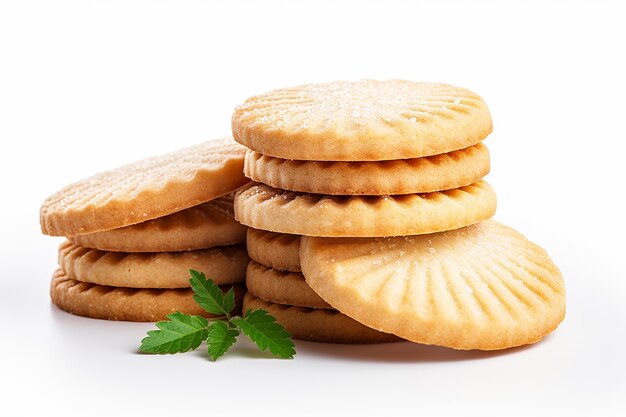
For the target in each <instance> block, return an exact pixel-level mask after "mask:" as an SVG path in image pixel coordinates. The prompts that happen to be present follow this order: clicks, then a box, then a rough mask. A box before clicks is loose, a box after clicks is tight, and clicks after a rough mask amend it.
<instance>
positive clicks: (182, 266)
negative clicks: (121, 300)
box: [59, 241, 248, 288]
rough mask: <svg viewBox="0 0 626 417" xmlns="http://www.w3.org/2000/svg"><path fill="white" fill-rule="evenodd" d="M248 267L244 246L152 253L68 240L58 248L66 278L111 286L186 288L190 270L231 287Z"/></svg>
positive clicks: (241, 277)
mask: <svg viewBox="0 0 626 417" xmlns="http://www.w3.org/2000/svg"><path fill="white" fill-rule="evenodd" d="M247 264H248V255H247V253H246V248H245V246H244V245H234V246H224V247H217V248H211V249H203V250H195V251H187V252H154V253H125V252H106V251H99V250H97V249H89V248H83V247H81V246H76V245H74V244H73V243H71V242H69V241H65V242H63V243H62V244H61V246H60V247H59V265H61V269H62V270H63V271H64V272H65V273H66V274H67V276H68V278H70V279H75V280H78V281H81V282H91V283H94V284H100V285H109V286H114V287H129V288H186V287H189V269H195V270H197V271H200V272H204V273H205V274H206V276H207V278H210V279H212V280H213V281H214V282H215V283H216V284H218V285H224V284H234V283H237V282H242V281H244V279H245V276H246V275H245V274H246V265H247Z"/></svg>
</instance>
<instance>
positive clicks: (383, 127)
mask: <svg viewBox="0 0 626 417" xmlns="http://www.w3.org/2000/svg"><path fill="white" fill-rule="evenodd" d="M491 130H492V123H491V116H490V114H489V109H488V108H487V105H486V104H485V102H484V101H483V100H482V99H481V98H480V97H479V96H478V95H476V94H475V93H473V92H471V91H469V90H466V89H464V88H459V87H453V86H450V85H447V84H438V83H423V82H411V81H404V80H388V81H376V80H361V81H357V82H345V81H337V82H331V83H326V84H307V85H301V86H297V87H292V88H284V89H279V90H273V91H270V92H268V93H265V94H261V95H258V96H255V97H251V98H249V99H248V100H246V101H245V102H244V103H243V104H242V105H241V106H239V107H237V108H236V109H235V112H234V114H233V117H232V131H233V137H234V138H235V140H236V141H237V142H239V143H241V144H243V145H245V146H247V147H248V148H250V149H252V150H253V151H256V152H259V153H262V154H264V155H269V156H273V157H277V158H282V159H296V160H315V161H383V160H391V159H406V158H419V157H422V156H429V155H436V154H441V153H446V152H450V151H454V150H457V149H462V148H467V147H468V146H472V145H475V144H476V143H478V142H480V141H482V140H483V139H484V138H485V137H487V135H488V134H489V133H491Z"/></svg>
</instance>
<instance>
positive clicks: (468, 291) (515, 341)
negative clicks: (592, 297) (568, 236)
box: [300, 220, 565, 350]
mask: <svg viewBox="0 0 626 417" xmlns="http://www.w3.org/2000/svg"><path fill="white" fill-rule="evenodd" d="M300 258H301V261H302V270H303V272H304V275H305V277H306V281H307V283H308V284H309V285H310V286H311V287H312V288H313V289H314V290H315V292H316V293H318V294H319V295H320V297H322V298H323V299H324V300H326V301H327V302H328V303H329V304H330V305H332V306H333V307H335V308H336V309H337V310H339V311H341V312H342V313H344V314H346V315H348V316H350V317H352V318H353V319H355V320H357V321H359V322H360V323H363V324H365V325H367V326H370V327H372V328H374V329H378V330H380V331H383V332H388V333H393V334H396V335H397V336H400V337H402V338H404V339H407V340H411V341H413V342H417V343H423V344H430V345H440V346H447V347H451V348H454V349H481V350H495V349H505V348H510V347H514V346H520V345H525V344H529V343H534V342H537V341H538V340H540V339H541V338H542V337H543V336H545V335H546V334H548V333H550V332H551V331H552V330H554V329H555V328H556V327H557V326H558V325H559V323H560V322H561V321H562V320H563V317H564V314H565V287H564V283H563V278H562V277H561V273H560V272H559V270H558V268H557V267H556V266H555V265H554V264H553V263H552V261H551V260H550V258H549V257H548V255H547V254H546V252H545V251H544V250H543V249H542V248H540V247H539V246H537V245H536V244H534V243H532V242H530V241H528V240H527V239H526V238H525V237H524V236H522V235H521V234H520V233H518V232H516V231H515V230H513V229H511V228H508V227H506V226H503V225H501V224H499V223H497V222H495V221H493V220H490V221H485V222H482V223H479V224H476V225H473V226H469V227H466V228H463V229H459V230H453V231H448V232H443V233H437V234H432V235H424V236H407V237H396V238H378V239H328V238H310V237H303V238H302V241H301V245H300Z"/></svg>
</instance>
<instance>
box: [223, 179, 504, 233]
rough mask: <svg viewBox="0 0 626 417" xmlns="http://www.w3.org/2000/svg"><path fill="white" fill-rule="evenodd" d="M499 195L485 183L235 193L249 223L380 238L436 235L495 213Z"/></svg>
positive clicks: (262, 188) (253, 188)
mask: <svg viewBox="0 0 626 417" xmlns="http://www.w3.org/2000/svg"><path fill="white" fill-rule="evenodd" d="M495 210H496V195H495V193H494V191H493V189H492V188H491V187H490V186H489V185H488V184H487V183H486V182H485V181H482V180H481V181H479V182H476V183H474V184H471V185H468V186H467V187H461V188H457V189H454V190H448V191H439V192H434V193H427V194H406V195H400V196H380V197H371V196H367V197H366V196H326V195H320V194H305V193H296V192H292V191H284V190H280V189H277V188H272V187H270V186H268V185H264V184H258V183H256V184H254V183H253V184H249V185H248V186H246V187H244V188H242V189H241V190H240V191H239V192H238V193H237V196H236V197H235V218H236V219H237V220H238V221H240V222H241V223H243V224H245V225H246V226H250V227H254V228H255V229H263V230H270V231H273V232H279V233H290V234H296V235H306V236H328V237H349V236H352V237H378V236H405V235H417V234H425V233H434V232H439V231H444V230H452V229H458V228H459V227H463V226H467V225H470V224H474V223H477V222H479V221H481V220H486V219H488V218H490V217H491V216H493V214H494V213H495Z"/></svg>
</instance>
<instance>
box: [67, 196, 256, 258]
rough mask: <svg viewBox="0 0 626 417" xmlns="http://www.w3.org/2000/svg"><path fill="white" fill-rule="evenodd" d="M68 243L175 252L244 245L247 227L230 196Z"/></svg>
mask: <svg viewBox="0 0 626 417" xmlns="http://www.w3.org/2000/svg"><path fill="white" fill-rule="evenodd" d="M69 240H71V241H72V242H73V243H74V244H76V245H79V246H83V247H87V248H94V249H99V250H104V251H113V252H175V251H188V250H196V249H207V248H212V247H215V246H228V245H234V244H236V243H242V242H245V240H246V227H245V226H242V225H241V223H239V222H238V221H236V220H235V218H234V213H233V196H232V195H229V196H224V197H220V198H217V199H215V200H212V201H209V202H207V203H203V204H200V205H198V206H195V207H191V208H188V209H185V210H182V211H179V212H177V213H173V214H170V215H168V216H165V217H159V218H158V219H153V220H148V221H147V222H143V223H138V224H134V225H131V226H126V227H122V228H120V229H112V230H106V231H103V232H96V233H90V234H87V235H77V236H70V237H69Z"/></svg>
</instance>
